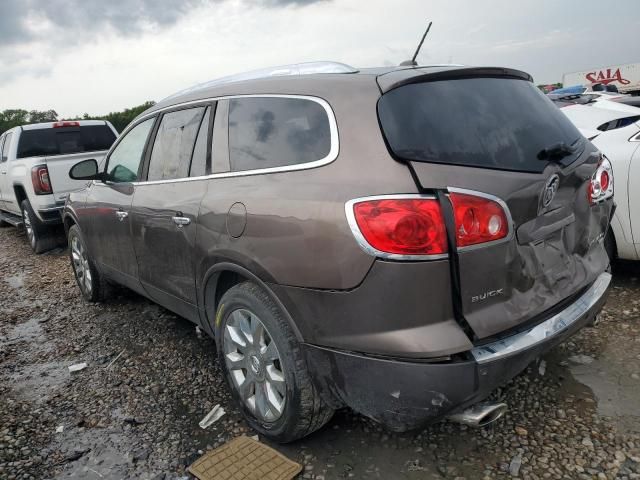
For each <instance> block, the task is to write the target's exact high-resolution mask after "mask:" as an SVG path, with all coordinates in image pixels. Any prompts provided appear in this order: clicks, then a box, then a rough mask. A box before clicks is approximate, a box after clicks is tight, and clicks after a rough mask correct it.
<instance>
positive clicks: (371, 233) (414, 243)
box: [347, 196, 447, 257]
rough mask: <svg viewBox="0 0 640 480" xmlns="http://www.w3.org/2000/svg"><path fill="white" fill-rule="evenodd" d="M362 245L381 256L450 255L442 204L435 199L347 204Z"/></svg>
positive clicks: (369, 200) (378, 199)
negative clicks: (448, 253) (447, 253)
mask: <svg viewBox="0 0 640 480" xmlns="http://www.w3.org/2000/svg"><path fill="white" fill-rule="evenodd" d="M347 216H348V217H349V220H350V223H351V227H352V230H353V232H354V234H355V235H356V237H358V240H360V244H361V245H362V246H363V247H365V248H366V249H367V250H369V251H370V253H373V254H375V255H378V256H386V257H393V256H396V255H400V256H403V257H414V256H420V257H429V256H432V255H443V254H445V253H446V252H447V233H446V228H445V225H444V221H443V219H442V212H441V210H440V204H439V203H438V201H437V200H436V199H435V198H432V197H421V196H416V197H411V196H402V197H394V196H388V197H370V198H367V199H360V200H354V201H351V202H349V203H348V204H347Z"/></svg>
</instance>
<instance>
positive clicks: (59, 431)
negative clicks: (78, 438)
mask: <svg viewBox="0 0 640 480" xmlns="http://www.w3.org/2000/svg"><path fill="white" fill-rule="evenodd" d="M62 432H64V425H60V426H58V427H56V433H62Z"/></svg>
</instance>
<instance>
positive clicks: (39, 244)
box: [20, 200, 56, 253]
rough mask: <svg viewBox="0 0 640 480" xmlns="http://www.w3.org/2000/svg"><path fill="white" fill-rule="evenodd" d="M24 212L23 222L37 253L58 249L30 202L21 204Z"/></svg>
mask: <svg viewBox="0 0 640 480" xmlns="http://www.w3.org/2000/svg"><path fill="white" fill-rule="evenodd" d="M20 209H21V210H22V222H23V223H24V230H25V233H26V234H27V240H28V241H29V245H31V248H32V249H33V251H34V252H35V253H43V252H46V251H47V250H51V249H53V248H55V247H56V239H55V238H54V237H53V235H51V232H50V231H49V229H48V228H47V226H46V225H45V224H43V223H42V222H41V221H40V220H39V219H38V217H37V216H36V214H35V212H34V211H33V208H31V204H30V203H29V200H23V201H22V203H21V204H20Z"/></svg>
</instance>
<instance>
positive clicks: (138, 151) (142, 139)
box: [107, 118, 154, 183]
mask: <svg viewBox="0 0 640 480" xmlns="http://www.w3.org/2000/svg"><path fill="white" fill-rule="evenodd" d="M153 122H154V118H150V119H148V120H145V121H144V122H142V123H139V124H138V125H136V126H135V127H133V128H132V129H131V130H129V132H128V133H127V134H126V135H125V136H124V138H123V139H122V140H121V141H120V143H118V145H117V146H116V148H115V149H114V150H113V152H112V153H111V155H110V156H109V163H108V165H107V174H108V176H109V180H111V181H112V182H118V183H120V182H135V181H137V180H138V170H139V169H140V162H141V161H142V155H143V153H144V146H145V144H146V143H147V137H148V136H149V132H150V131H151V127H153Z"/></svg>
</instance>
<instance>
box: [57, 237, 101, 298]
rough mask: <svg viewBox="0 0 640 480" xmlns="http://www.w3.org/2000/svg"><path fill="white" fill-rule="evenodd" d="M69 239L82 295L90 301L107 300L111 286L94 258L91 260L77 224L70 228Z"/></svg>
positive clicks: (75, 272)
mask: <svg viewBox="0 0 640 480" xmlns="http://www.w3.org/2000/svg"><path fill="white" fill-rule="evenodd" d="M67 240H68V242H69V256H70V258H71V267H72V268H73V273H74V276H75V277H76V283H77V284H78V287H80V292H81V293H82V296H83V297H84V298H85V299H86V300H87V301H89V302H102V301H104V300H106V299H107V298H108V296H109V293H110V292H111V286H110V285H109V284H108V283H107V281H106V280H105V278H104V277H103V276H102V275H101V274H100V272H99V271H98V269H97V268H96V266H95V264H94V263H93V260H91V257H90V256H89V252H88V251H87V245H86V243H85V241H84V239H83V238H82V233H80V228H78V226H77V225H73V226H72V227H71V228H70V229H69V234H68V237H67Z"/></svg>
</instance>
